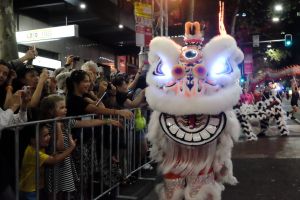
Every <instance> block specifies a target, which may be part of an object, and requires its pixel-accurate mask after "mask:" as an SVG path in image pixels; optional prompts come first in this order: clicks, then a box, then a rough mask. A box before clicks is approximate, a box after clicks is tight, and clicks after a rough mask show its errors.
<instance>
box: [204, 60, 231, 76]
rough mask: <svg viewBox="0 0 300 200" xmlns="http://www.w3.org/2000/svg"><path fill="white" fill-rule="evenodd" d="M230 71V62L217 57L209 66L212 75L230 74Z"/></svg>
mask: <svg viewBox="0 0 300 200" xmlns="http://www.w3.org/2000/svg"><path fill="white" fill-rule="evenodd" d="M232 71H233V69H232V67H231V64H230V63H229V62H228V60H225V59H218V60H216V62H215V63H214V64H213V66H212V67H211V69H210V74H211V75H212V76H214V75H221V74H230V73H231V72H232Z"/></svg>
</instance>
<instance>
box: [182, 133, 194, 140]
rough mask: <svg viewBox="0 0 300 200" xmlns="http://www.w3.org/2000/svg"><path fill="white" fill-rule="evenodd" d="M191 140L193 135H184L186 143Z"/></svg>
mask: <svg viewBox="0 0 300 200" xmlns="http://www.w3.org/2000/svg"><path fill="white" fill-rule="evenodd" d="M192 139H193V134H190V133H186V134H185V136H184V140H186V141H192Z"/></svg>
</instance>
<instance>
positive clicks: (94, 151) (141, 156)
mask: <svg viewBox="0 0 300 200" xmlns="http://www.w3.org/2000/svg"><path fill="white" fill-rule="evenodd" d="M133 112H136V110H133ZM147 116H149V115H147ZM95 118H100V119H104V116H101V117H99V116H96V115H94V114H89V115H82V116H76V117H65V118H60V119H49V120H40V121H32V122H27V123H22V124H17V125H13V126H9V127H6V128H5V129H9V130H12V131H13V132H14V146H15V155H14V156H11V159H15V166H14V167H15V169H14V170H15V171H14V172H15V188H14V191H15V197H16V199H17V200H19V199H20V194H21V193H22V192H21V191H20V187H19V186H20V166H21V165H20V164H21V163H20V162H22V158H21V156H20V153H19V152H20V149H19V147H20V144H21V143H23V141H21V140H20V139H19V138H20V134H29V133H26V132H24V131H23V132H22V129H24V127H28V126H34V131H35V144H36V146H35V175H34V176H35V192H36V199H37V200H39V199H43V196H42V194H40V193H41V191H42V190H41V189H42V188H40V181H41V176H44V174H41V175H40V171H41V170H40V169H41V168H40V151H41V148H40V145H39V143H40V140H39V137H40V136H39V134H40V133H39V131H40V126H41V125H44V124H46V123H47V124H48V125H49V124H50V125H52V127H54V128H53V129H52V133H50V136H51V137H52V139H51V141H52V144H49V145H52V151H53V152H52V153H53V154H56V153H58V152H57V144H56V140H57V136H56V131H57V130H56V124H57V123H58V122H65V124H66V123H68V129H69V130H70V126H71V123H70V121H71V120H74V119H75V120H78V119H81V120H85V119H95ZM109 118H110V119H116V120H121V121H122V123H123V128H119V127H113V126H112V125H103V126H99V127H90V128H80V139H79V141H77V143H76V147H75V150H74V151H80V156H79V157H80V158H79V160H78V157H76V156H74V154H75V153H74V152H73V153H72V154H71V155H70V158H71V159H72V161H74V163H75V166H76V173H77V174H79V183H78V182H77V183H76V191H74V192H65V193H64V194H63V199H80V200H83V199H94V200H97V199H108V196H109V195H110V196H115V197H118V198H121V199H122V198H128V196H123V195H121V194H120V190H119V186H120V184H121V183H122V181H124V180H126V179H128V178H129V177H131V176H132V175H133V174H134V175H136V176H137V178H138V179H147V178H143V177H142V172H141V169H142V168H143V167H144V166H145V165H148V164H150V163H151V161H149V160H147V155H146V153H147V149H145V148H146V146H147V143H146V141H145V140H146V139H145V133H146V130H145V129H146V128H144V129H143V130H139V131H136V130H135V119H134V118H132V119H129V120H128V119H124V118H121V117H120V116H118V117H117V118H113V117H112V116H110V117H109ZM147 122H148V120H147ZM78 161H79V162H78ZM76 163H79V164H77V165H76ZM47 167H49V168H51V167H52V166H47ZM57 167H58V164H55V165H54V166H53V167H52V169H53V177H54V180H52V181H53V183H52V184H53V185H52V193H49V194H47V198H48V197H49V199H51V200H52V199H53V200H56V199H58V198H57V197H58V196H57V193H56V187H57V185H58V184H60V183H58V182H57V179H58V176H59V174H58V173H57ZM44 181H45V182H46V181H47V177H44ZM44 185H45V184H44Z"/></svg>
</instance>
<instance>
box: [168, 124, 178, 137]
mask: <svg viewBox="0 0 300 200" xmlns="http://www.w3.org/2000/svg"><path fill="white" fill-rule="evenodd" d="M178 129H179V128H178V127H177V126H171V127H170V131H171V133H172V134H173V135H174V134H176V133H177V131H178Z"/></svg>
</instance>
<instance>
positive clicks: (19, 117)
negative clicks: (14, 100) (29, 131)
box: [0, 108, 27, 138]
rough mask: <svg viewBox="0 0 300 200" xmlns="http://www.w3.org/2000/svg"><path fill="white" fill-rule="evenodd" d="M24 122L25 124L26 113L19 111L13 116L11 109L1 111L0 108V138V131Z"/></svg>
mask: <svg viewBox="0 0 300 200" xmlns="http://www.w3.org/2000/svg"><path fill="white" fill-rule="evenodd" d="M24 122H27V111H21V110H20V111H19V113H18V114H14V112H13V111H12V110H11V109H7V110H2V108H0V138H1V130H2V129H4V128H5V127H7V126H10V125H14V124H19V123H24Z"/></svg>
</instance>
